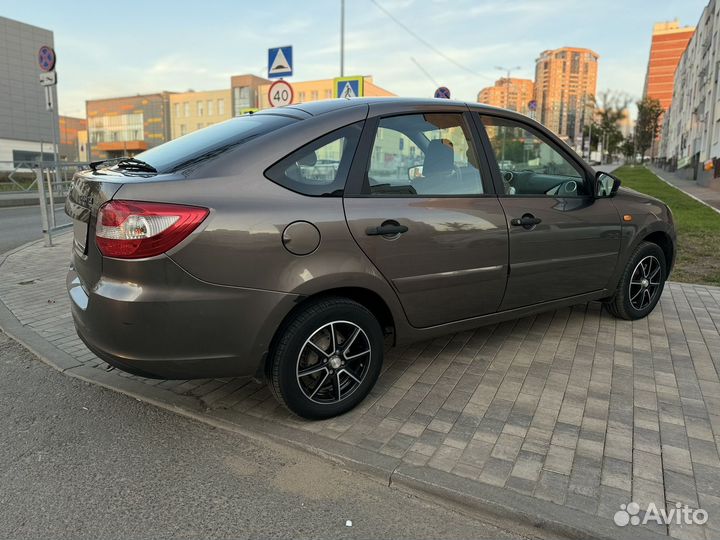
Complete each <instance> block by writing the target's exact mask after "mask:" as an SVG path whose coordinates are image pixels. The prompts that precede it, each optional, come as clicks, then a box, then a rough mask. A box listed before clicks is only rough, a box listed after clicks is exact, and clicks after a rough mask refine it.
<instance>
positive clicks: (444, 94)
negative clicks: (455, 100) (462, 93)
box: [435, 86, 450, 99]
mask: <svg viewBox="0 0 720 540" xmlns="http://www.w3.org/2000/svg"><path fill="white" fill-rule="evenodd" d="M435 97H436V98H440V99H450V89H449V88H448V87H447V86H441V87H440V88H438V89H437V90H435Z"/></svg>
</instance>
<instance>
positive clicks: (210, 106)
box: [207, 99, 214, 116]
mask: <svg viewBox="0 0 720 540" xmlns="http://www.w3.org/2000/svg"><path fill="white" fill-rule="evenodd" d="M213 104H214V103H213V100H212V99H208V102H207V113H208V116H212V115H213V114H214V113H213Z"/></svg>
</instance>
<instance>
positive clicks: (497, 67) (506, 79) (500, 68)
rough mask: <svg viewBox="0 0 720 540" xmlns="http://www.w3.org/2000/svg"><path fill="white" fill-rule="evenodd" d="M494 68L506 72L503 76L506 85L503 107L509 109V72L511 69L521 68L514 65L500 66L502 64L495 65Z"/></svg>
mask: <svg viewBox="0 0 720 540" xmlns="http://www.w3.org/2000/svg"><path fill="white" fill-rule="evenodd" d="M495 69H499V70H500V71H504V72H505V73H506V74H507V76H506V77H505V86H506V89H505V108H506V109H509V108H510V107H509V104H510V74H511V73H512V72H513V71H517V70H518V69H521V68H520V66H515V67H512V68H505V67H502V66H495Z"/></svg>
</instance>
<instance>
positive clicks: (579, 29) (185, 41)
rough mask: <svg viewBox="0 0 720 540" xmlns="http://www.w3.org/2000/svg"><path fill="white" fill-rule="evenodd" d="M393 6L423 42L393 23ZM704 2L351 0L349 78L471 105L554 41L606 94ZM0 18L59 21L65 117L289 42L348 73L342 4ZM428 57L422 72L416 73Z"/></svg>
mask: <svg viewBox="0 0 720 540" xmlns="http://www.w3.org/2000/svg"><path fill="white" fill-rule="evenodd" d="M374 2H376V3H378V4H380V6H382V8H384V9H385V10H386V11H388V12H390V13H391V14H392V15H393V16H394V17H395V18H397V19H398V20H400V21H401V22H402V23H403V24H404V25H406V26H407V27H408V28H409V29H410V30H411V31H412V32H413V33H414V34H416V36H417V37H414V36H413V35H411V34H410V33H408V32H407V31H406V30H405V29H403V28H402V27H401V26H399V25H398V24H397V23H396V22H394V21H393V20H392V19H391V18H390V17H389V16H388V15H387V14H385V13H383V11H382V10H381V9H380V8H378V7H377V5H376V4H375V3H374ZM706 4H707V0H602V1H598V0H585V1H581V0H578V1H576V0H512V1H504V0H346V19H345V21H346V22H345V29H346V32H345V74H346V75H358V74H363V75H372V76H373V77H374V82H375V83H376V84H378V85H379V86H381V87H383V88H386V89H388V90H390V91H392V92H395V93H396V94H398V95H402V96H428V97H430V96H432V94H433V92H434V90H435V88H436V87H437V85H444V86H447V87H448V88H450V91H451V92H452V97H453V98H455V99H461V100H467V101H475V99H476V98H477V93H478V91H479V90H480V89H481V88H483V87H485V86H491V85H492V84H493V82H494V81H495V80H496V79H498V78H499V77H501V76H504V72H503V71H501V70H499V69H497V67H498V66H501V67H505V68H516V67H519V69H516V70H514V71H513V72H512V76H513V77H523V78H530V79H532V78H533V77H534V67H535V59H536V58H537V56H538V54H539V53H540V52H541V51H543V50H546V49H554V48H558V47H562V46H575V47H587V48H590V49H592V50H594V51H595V52H597V53H598V54H599V55H600V60H599V69H598V94H599V93H600V92H602V91H603V90H606V89H609V90H614V91H621V92H625V93H627V94H628V95H629V96H630V97H631V98H632V99H639V98H640V96H641V94H642V89H643V82H644V79H645V70H646V68H647V61H648V55H649V51H650V38H651V32H652V25H653V23H655V22H658V21H665V20H672V19H675V18H678V19H679V20H680V22H681V24H682V25H693V26H694V25H695V24H697V21H698V19H699V18H700V14H701V13H702V10H703V8H704V6H705V5H706ZM0 15H3V16H5V17H9V18H11V19H16V20H20V21H22V22H25V23H28V24H33V25H35V26H40V27H42V28H47V29H50V30H52V31H53V32H54V36H55V49H56V51H57V55H58V63H57V68H56V69H57V72H58V92H59V99H58V101H59V109H60V113H61V114H66V115H70V116H81V117H84V116H85V100H87V99H96V98H106V97H115V96H123V95H135V94H140V93H150V92H158V91H162V90H169V91H186V90H188V89H193V90H215V89H221V88H229V86H230V76H231V75H240V74H244V73H253V74H256V75H260V76H265V75H266V73H267V49H268V48H269V47H275V46H280V45H292V46H293V57H294V64H295V66H294V68H295V74H294V76H293V77H292V78H290V79H288V80H289V81H290V82H292V81H293V80H297V81H302V80H311V79H325V78H331V77H337V76H339V74H340V0H304V1H302V0H301V1H292V0H274V1H273V2H267V3H264V2H258V1H257V0H253V1H247V0H234V1H232V0H229V1H225V0H205V1H197V0H195V1H188V0H174V1H168V0H144V1H137V0H124V1H122V2H113V3H110V2H103V1H102V0H93V1H86V0H73V1H70V0H66V1H61V0H0ZM417 64H420V66H421V67H422V69H421V67H418V65H417Z"/></svg>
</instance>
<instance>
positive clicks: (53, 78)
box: [40, 71, 57, 86]
mask: <svg viewBox="0 0 720 540" xmlns="http://www.w3.org/2000/svg"><path fill="white" fill-rule="evenodd" d="M56 84H57V72H56V71H43V72H41V73H40V86H54V85H56Z"/></svg>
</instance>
